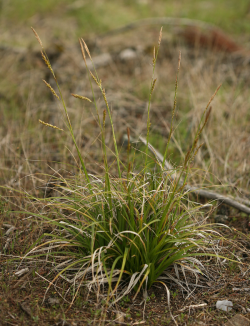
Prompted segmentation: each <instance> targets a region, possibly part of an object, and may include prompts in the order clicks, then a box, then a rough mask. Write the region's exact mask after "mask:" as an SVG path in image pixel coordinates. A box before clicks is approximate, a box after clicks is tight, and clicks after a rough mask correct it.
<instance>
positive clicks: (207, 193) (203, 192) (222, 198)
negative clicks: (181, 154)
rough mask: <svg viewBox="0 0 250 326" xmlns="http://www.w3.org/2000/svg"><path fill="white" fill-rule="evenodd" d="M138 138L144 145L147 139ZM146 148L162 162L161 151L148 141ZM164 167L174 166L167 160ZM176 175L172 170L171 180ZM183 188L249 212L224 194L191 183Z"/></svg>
mask: <svg viewBox="0 0 250 326" xmlns="http://www.w3.org/2000/svg"><path fill="white" fill-rule="evenodd" d="M139 139H140V141H141V142H142V143H143V144H144V145H147V141H146V139H145V138H143V137H141V136H140V137H139ZM148 148H149V150H150V151H151V152H152V153H153V154H154V155H155V157H156V158H157V160H158V161H160V162H161V163H162V162H163V156H162V155H161V153H159V152H158V151H157V150H156V149H155V148H154V147H153V146H152V145H151V144H150V143H148ZM165 168H166V169H167V170H172V171H174V167H173V166H172V165H171V164H170V163H169V162H167V161H165ZM177 177H178V174H177V173H176V172H173V173H172V174H171V179H172V180H176V179H177ZM180 183H182V184H183V181H182V180H180ZM184 189H185V190H187V191H190V192H193V193H194V194H196V195H198V196H201V197H204V198H207V199H214V200H220V201H221V202H223V204H227V205H228V206H231V207H234V208H237V209H238V210H239V211H242V212H244V213H246V214H250V208H249V207H247V206H246V205H244V204H240V203H239V202H237V201H236V200H234V199H231V198H229V197H226V196H223V195H220V194H218V193H216V192H213V191H207V190H203V189H200V188H198V187H194V186H191V185H188V184H187V185H185V187H184Z"/></svg>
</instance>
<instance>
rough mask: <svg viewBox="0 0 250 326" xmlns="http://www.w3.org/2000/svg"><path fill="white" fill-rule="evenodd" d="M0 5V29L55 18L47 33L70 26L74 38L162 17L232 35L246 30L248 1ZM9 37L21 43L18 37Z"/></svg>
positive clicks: (57, 0)
mask: <svg viewBox="0 0 250 326" xmlns="http://www.w3.org/2000/svg"><path fill="white" fill-rule="evenodd" d="M0 6H1V7H0V12H1V19H0V20H1V29H2V31H4V30H6V29H10V30H11V31H12V32H13V34H16V33H18V32H20V30H19V29H20V27H21V26H22V27H26V28H28V27H29V25H35V27H36V25H41V26H43V25H44V24H45V22H46V21H48V20H49V19H50V20H51V21H53V20H54V21H55V24H51V27H52V29H51V30H50V35H52V36H54V37H60V35H61V33H62V32H63V31H64V36H66V37H67V32H66V31H67V29H69V30H71V29H72V25H74V29H75V37H79V36H86V35H89V34H93V33H94V34H95V33H102V32H105V31H108V30H110V29H112V28H116V27H118V26H121V25H123V24H127V23H130V22H131V21H134V20H138V19H142V18H146V17H163V16H166V17H176V18H178V17H182V18H183V17H186V18H191V19H199V20H202V21H205V22H209V23H212V24H215V25H218V26H220V27H221V28H222V29H224V30H225V31H227V32H229V33H230V34H234V35H237V34H242V33H249V32H250V24H249V18H250V3H249V1H246V0H220V1H218V0H210V1H208V0H206V1H202V0H181V1H178V0H175V1H170V0H157V1H155V0H119V1H114V0H92V1H90V0H75V1H73V0H43V1H37V0H22V1H19V0H11V1H9V0H1V2H0ZM58 20H60V22H58V24H57V23H56V22H57V21H58ZM6 36H7V35H6ZM13 38H14V39H15V41H16V43H21V44H22V41H23V39H22V38H21V39H19V40H18V39H16V38H15V35H12V40H13ZM8 40H9V41H11V40H10V39H8V38H6V39H5V41H8Z"/></svg>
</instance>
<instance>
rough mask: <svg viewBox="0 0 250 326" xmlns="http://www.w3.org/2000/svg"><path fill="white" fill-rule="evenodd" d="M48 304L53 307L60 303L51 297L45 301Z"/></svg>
mask: <svg viewBox="0 0 250 326" xmlns="http://www.w3.org/2000/svg"><path fill="white" fill-rule="evenodd" d="M47 302H48V304H49V305H50V306H54V305H57V304H60V301H59V299H57V298H52V297H49V298H48V300H47Z"/></svg>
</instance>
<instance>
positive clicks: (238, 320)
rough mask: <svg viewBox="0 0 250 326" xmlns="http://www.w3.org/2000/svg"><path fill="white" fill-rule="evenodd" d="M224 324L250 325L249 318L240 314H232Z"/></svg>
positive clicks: (227, 325) (235, 325)
mask: <svg viewBox="0 0 250 326" xmlns="http://www.w3.org/2000/svg"><path fill="white" fill-rule="evenodd" d="M224 326H250V320H249V319H247V318H246V317H244V316H242V315H241V314H237V315H235V316H233V318H231V319H230V320H228V321H227V322H226V324H224Z"/></svg>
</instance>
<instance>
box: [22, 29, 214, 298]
mask: <svg viewBox="0 0 250 326" xmlns="http://www.w3.org/2000/svg"><path fill="white" fill-rule="evenodd" d="M33 31H34V30H33ZM34 33H35V35H36V37H37V40H38V41H39V43H40V45H41V47H42V57H43V59H44V61H45V63H46V65H47V66H48V68H49V69H50V71H51V73H52V75H53V77H54V80H55V82H56V84H57V86H58V95H57V93H56V92H55V90H54V89H53V88H52V87H51V85H49V84H48V83H46V85H47V86H48V88H50V90H51V91H52V93H53V94H54V95H55V96H56V97H57V98H59V101H60V102H61V103H62V106H63V108H64V114H65V124H66V127H67V129H68V131H69V133H70V135H71V138H72V140H73V143H74V145H75V147H76V150H77V154H78V160H76V161H79V165H78V167H79V173H78V174H77V175H74V176H72V177H71V178H66V177H63V175H62V174H61V173H60V171H58V172H56V173H55V174H54V175H53V176H52V177H51V178H50V181H49V182H48V183H47V185H46V186H47V187H51V188H53V189H54V195H53V196H52V197H50V198H46V196H45V197H44V198H34V197H32V196H30V199H32V205H35V203H37V205H38V208H37V211H38V213H29V214H32V215H33V216H35V217H37V218H41V219H42V220H44V221H46V222H48V223H50V224H52V225H53V232H52V233H48V234H44V235H43V236H42V237H41V238H39V239H38V241H37V242H36V243H35V244H34V245H33V247H32V248H31V249H30V251H29V252H28V254H27V255H29V257H31V256H32V257H39V256H42V255H46V257H47V259H51V261H52V262H53V266H54V268H53V269H52V270H55V271H56V277H55V278H54V279H53V281H52V282H51V283H50V284H53V283H54V282H55V281H56V280H57V279H58V278H59V277H62V278H64V279H65V280H67V281H69V282H70V283H71V284H72V286H73V287H74V291H73V298H74V299H75V298H76V296H77V293H78V290H79V288H80V287H81V286H87V287H88V288H89V289H93V288H94V289H95V290H96V291H97V297H98V299H100V298H101V300H105V302H106V303H107V304H114V303H115V302H117V301H118V300H120V299H121V298H122V297H125V296H126V295H127V294H128V293H129V292H131V291H132V290H135V294H134V298H135V297H136V296H137V294H138V293H139V291H140V290H141V289H143V290H144V294H146V291H147V290H148V289H149V288H150V287H151V286H152V285H153V284H154V283H155V282H161V283H162V284H164V285H165V287H166V290H167V293H168V298H169V296H170V292H169V290H168V288H167V286H166V284H165V283H163V282H164V280H166V279H170V280H175V281H176V282H179V281H178V278H180V274H181V273H182V274H183V275H184V278H185V279H186V276H185V275H186V273H190V272H192V273H194V274H196V276H197V275H198V274H199V273H202V272H205V269H204V267H203V265H202V263H201V261H200V260H199V259H198V258H199V257H203V256H204V255H213V254H212V249H210V248H211V246H212V244H213V239H214V237H215V232H214V231H213V230H212V228H209V226H208V225H205V220H206V219H204V214H202V213H201V210H200V209H201V208H202V205H200V204H197V203H195V202H192V201H191V200H190V198H189V196H188V193H187V191H185V187H184V186H185V182H186V180H187V177H188V174H189V171H190V163H191V162H192V161H193V159H194V156H195V155H196V153H197V150H198V149H199V146H198V145H197V144H198V138H199V136H200V134H201V132H202V130H203V128H204V126H205V124H206V123H207V120H208V117H209V114H210V109H209V105H210V102H211V100H210V101H209V104H208V106H207V108H206V110H205V112H204V114H203V117H202V121H201V123H200V125H199V128H198V130H197V133H196V137H195V140H194V143H193V145H192V147H191V149H190V150H189V151H188V153H187V154H186V157H185V160H184V162H183V164H182V166H180V167H179V168H176V169H174V170H167V169H166V160H167V156H168V144H169V142H170V138H171V136H172V133H173V120H174V114H175V108H176V97H177V86H178V73H177V77H176V85H175V99H174V105H173V114H172V122H171V128H170V133H169V138H168V141H167V144H166V151H165V153H164V156H163V159H162V161H159V160H158V159H156V158H154V157H153V158H152V157H150V156H149V151H148V149H149V146H150V144H149V136H150V104H151V99H152V94H153V90H154V88H155V86H156V78H155V77H154V71H155V66H156V61H157V55H158V51H159V47H160V42H161V33H160V37H159V42H158V46H157V47H156V49H155V50H154V56H153V76H152V82H151V90H150V94H149V102H148V115H147V135H146V140H145V144H146V150H145V152H143V155H144V161H143V164H142V166H141V167H140V170H139V171H138V167H137V171H136V169H135V166H136V157H137V156H136V149H134V148H133V146H132V144H131V142H130V138H131V137H130V131H129V129H128V135H127V136H128V137H127V139H128V145H127V163H124V162H122V161H121V160H120V154H119V150H118V146H117V142H116V136H115V130H114V125H113V120H112V113H111V110H110V107H109V104H108V100H107V96H106V93H105V90H104V88H103V86H102V82H101V80H100V79H99V78H98V75H97V73H96V71H95V70H94V72H92V71H90V70H88V72H89V80H90V85H91V88H92V91H93V105H94V106H95V109H96V119H97V122H98V125H99V128H100V137H99V139H100V143H101V147H102V154H103V173H102V174H100V175H97V174H91V173H89V172H88V170H87V168H86V165H85V161H84V158H83V155H82V153H81V151H80V149H79V147H78V145H77V142H76V139H75V135H74V130H73V127H72V125H71V121H70V117H69V114H68V111H67V107H66V105H65V102H64V100H63V97H62V93H61V90H60V87H59V85H58V82H57V78H56V75H55V73H54V71H53V68H52V67H51V64H50V62H49V59H48V57H47V55H46V52H45V51H44V49H43V45H42V42H41V40H40V38H39V36H38V35H37V33H36V32H35V31H34ZM80 45H81V51H82V55H83V58H84V61H85V63H86V67H87V61H86V53H87V55H88V57H89V58H90V60H92V58H91V55H90V52H89V50H88V47H87V45H86V44H85V42H84V40H82V39H81V40H80ZM179 68H180V57H179V67H178V72H179ZM93 82H94V83H95V84H96V85H97V86H98V88H99V89H100V91H101V94H102V97H103V100H104V101H105V104H106V109H105V110H104V111H103V115H102V117H101V116H100V114H99V111H98V107H97V104H96V100H95V95H94V87H93V85H92V83H93ZM72 95H73V96H74V97H76V98H77V99H80V100H83V101H88V102H90V101H91V100H90V99H88V98H86V97H84V96H81V95H77V94H72ZM212 98H213V97H212ZM212 98H211V99H212ZM107 117H108V119H109V124H110V127H111V130H112V137H113V145H112V147H111V148H109V147H108V146H107V145H106V142H105V135H106V119H107ZM40 122H41V123H43V124H45V125H47V126H49V127H52V128H55V129H59V130H58V131H55V132H62V129H61V128H58V127H56V126H54V125H50V124H48V123H46V122H43V121H40ZM108 153H112V155H113V157H114V159H113V162H112V163H111V164H110V163H109V160H108ZM114 162H115V163H116V172H115V173H114V172H112V173H111V169H112V171H113V169H114V168H113V165H114V164H113V163H114ZM48 237H49V239H48ZM59 262H60V263H59ZM172 267H174V271H175V273H176V277H173V276H172V275H171V273H170V268H171V269H172ZM180 272H181V273H180ZM179 284H181V283H179ZM186 285H187V289H188V284H186Z"/></svg>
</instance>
